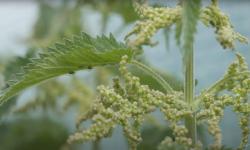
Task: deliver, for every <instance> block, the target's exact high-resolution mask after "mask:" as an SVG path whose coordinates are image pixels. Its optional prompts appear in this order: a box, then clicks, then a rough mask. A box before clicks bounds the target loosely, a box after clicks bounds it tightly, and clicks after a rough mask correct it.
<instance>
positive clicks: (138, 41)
mask: <svg viewBox="0 0 250 150" xmlns="http://www.w3.org/2000/svg"><path fill="white" fill-rule="evenodd" d="M134 6H135V11H136V12H137V13H138V15H139V17H140V18H141V19H142V20H141V21H139V22H138V23H137V24H136V26H135V27H134V29H133V30H132V31H131V32H130V33H128V35H127V36H126V37H125V39H127V38H128V37H129V36H131V35H133V34H136V38H135V40H133V41H129V42H128V44H129V45H131V46H134V47H138V46H141V45H154V43H152V42H151V41H150V39H151V37H152V36H153V35H154V34H155V33H156V32H157V31H158V30H159V29H161V28H168V27H170V26H171V25H173V24H174V23H176V21H178V20H180V18H181V10H182V9H181V7H180V6H176V7H175V8H169V7H158V8H154V7H150V6H147V5H146V4H142V5H140V4H138V3H134Z"/></svg>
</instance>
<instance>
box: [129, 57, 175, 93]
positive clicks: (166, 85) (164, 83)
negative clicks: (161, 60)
mask: <svg viewBox="0 0 250 150" xmlns="http://www.w3.org/2000/svg"><path fill="white" fill-rule="evenodd" d="M131 63H132V64H133V65H135V66H136V67H138V68H140V69H141V70H143V71H145V72H147V73H148V74H150V75H151V77H153V78H154V79H155V80H156V81H157V82H158V83H159V84H160V85H161V86H162V87H163V88H164V90H165V91H166V92H170V93H172V92H173V89H172V87H171V86H170V85H169V83H168V82H167V81H166V80H164V79H163V77H162V76H160V75H159V74H158V73H156V72H155V71H154V70H152V69H151V68H149V67H148V66H146V65H144V64H142V63H140V62H138V61H136V60H133V61H131Z"/></svg>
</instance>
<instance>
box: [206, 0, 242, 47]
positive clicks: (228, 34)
mask: <svg viewBox="0 0 250 150" xmlns="http://www.w3.org/2000/svg"><path fill="white" fill-rule="evenodd" d="M201 20H202V22H203V23H204V24H205V25H206V26H212V27H213V28H215V33H216V35H217V37H216V38H217V40H218V41H219V43H220V44H221V45H222V47H223V48H225V49H226V48H229V49H234V47H235V43H234V42H235V41H239V42H241V43H247V38H245V37H244V36H242V35H240V34H239V33H237V32H235V31H234V29H233V26H232V24H231V22H230V19H229V17H228V16H227V15H226V14H224V13H223V12H222V11H221V10H220V8H219V7H218V5H216V4H214V3H212V4H211V5H210V6H207V7H206V8H204V9H203V11H202V13H201Z"/></svg>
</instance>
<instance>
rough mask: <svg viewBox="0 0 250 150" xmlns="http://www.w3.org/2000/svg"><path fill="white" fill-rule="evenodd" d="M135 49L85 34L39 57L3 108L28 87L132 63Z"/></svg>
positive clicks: (17, 82) (1, 98) (8, 94)
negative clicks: (125, 58) (124, 59)
mask: <svg viewBox="0 0 250 150" xmlns="http://www.w3.org/2000/svg"><path fill="white" fill-rule="evenodd" d="M132 54H133V51H132V49H130V48H129V47H127V46H126V45H125V44H122V43H119V42H117V41H116V40H115V39H114V37H113V36H112V35H110V37H105V36H102V37H97V38H92V37H90V36H89V35H87V34H85V33H82V34H81V35H80V36H75V37H74V38H73V40H65V41H64V44H55V48H50V49H48V51H46V52H43V53H41V54H39V57H38V58H34V59H32V60H31V63H30V64H28V65H26V66H25V67H24V69H23V71H22V73H19V74H18V78H17V79H16V80H15V81H14V82H11V83H10V84H9V88H7V89H5V90H4V91H3V92H2V93H1V95H0V105H2V104H3V103H4V102H5V101H7V100H8V99H9V98H11V97H12V96H14V95H16V94H17V93H19V92H20V91H22V90H24V89H25V88H27V87H30V86H33V85H35V84H37V83H40V82H42V81H45V80H47V79H50V78H54V77H57V76H60V75H64V74H68V73H70V74H72V73H74V72H75V71H78V70H82V69H90V68H92V67H95V66H102V65H113V64H118V63H119V62H120V60H121V57H122V56H123V55H127V56H128V57H129V59H131V57H132Z"/></svg>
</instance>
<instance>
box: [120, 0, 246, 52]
mask: <svg viewBox="0 0 250 150" xmlns="http://www.w3.org/2000/svg"><path fill="white" fill-rule="evenodd" d="M134 5H135V10H136V12H137V13H138V15H139V17H140V18H141V20H140V21H139V22H138V23H137V24H136V25H135V27H134V29H133V30H132V31H131V32H130V33H128V35H127V36H126V37H125V39H128V37H129V36H131V35H133V34H135V35H136V38H135V39H134V40H133V41H129V42H128V43H129V45H131V46H134V47H140V46H141V45H154V43H152V42H151V41H150V39H151V38H152V36H153V35H154V34H155V33H156V32H157V31H158V30H159V29H161V28H169V27H171V26H172V25H176V26H178V25H181V16H182V7H181V6H180V5H177V6H176V7H174V8H170V7H156V8H154V7H150V6H148V5H146V4H142V5H140V4H138V3H134ZM200 20H201V22H203V23H204V24H205V25H206V26H208V27H209V26H212V27H213V28H215V34H216V35H217V37H216V38H217V40H218V42H219V43H220V44H221V46H222V47H223V48H228V49H234V48H235V41H239V42H241V43H248V40H247V38H246V37H244V36H242V35H241V34H239V33H238V32H235V31H234V29H233V26H232V24H231V22H230V19H229V17H228V16H227V15H226V14H224V13H223V12H222V11H221V10H220V8H219V7H218V3H217V2H215V1H213V2H212V3H211V5H209V6H207V7H205V8H203V9H201V11H200Z"/></svg>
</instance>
